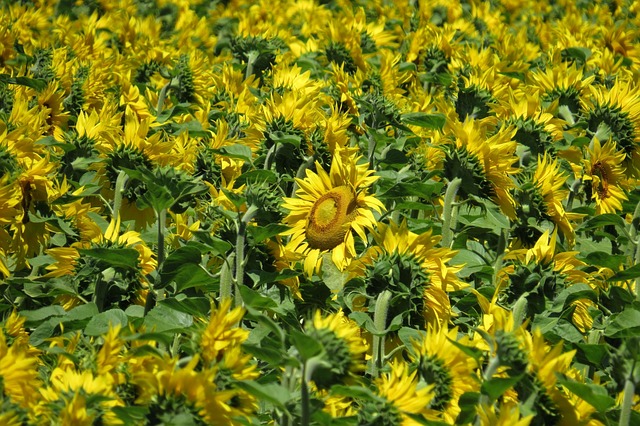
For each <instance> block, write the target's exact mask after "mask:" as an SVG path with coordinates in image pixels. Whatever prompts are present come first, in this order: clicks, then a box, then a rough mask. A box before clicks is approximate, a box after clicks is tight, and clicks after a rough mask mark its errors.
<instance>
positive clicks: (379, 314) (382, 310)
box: [371, 290, 391, 378]
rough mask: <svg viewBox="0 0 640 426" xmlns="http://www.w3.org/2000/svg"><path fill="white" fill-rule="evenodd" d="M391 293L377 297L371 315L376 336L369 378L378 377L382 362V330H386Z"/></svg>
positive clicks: (387, 292) (374, 337) (384, 292)
mask: <svg viewBox="0 0 640 426" xmlns="http://www.w3.org/2000/svg"><path fill="white" fill-rule="evenodd" d="M390 300H391V292H390V291H389V290H385V291H383V292H382V293H380V294H379V295H378V299H377V300H376V306H375V312H374V313H373V325H374V327H375V331H376V334H374V335H373V359H372V360H371V376H372V377H374V378H375V377H378V372H379V371H380V369H381V368H382V363H383V361H384V340H385V339H384V338H385V336H384V333H383V332H384V330H385V329H386V328H387V314H388V313H389V301H390Z"/></svg>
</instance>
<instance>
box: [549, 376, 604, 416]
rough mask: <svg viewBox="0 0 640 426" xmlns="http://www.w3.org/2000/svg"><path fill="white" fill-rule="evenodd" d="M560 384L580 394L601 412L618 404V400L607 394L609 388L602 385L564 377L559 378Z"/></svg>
mask: <svg viewBox="0 0 640 426" xmlns="http://www.w3.org/2000/svg"><path fill="white" fill-rule="evenodd" d="M558 384H560V385H562V386H564V387H566V388H567V389H569V390H570V391H571V392H573V393H574V394H576V395H578V396H579V397H580V398H582V399H583V400H585V401H586V402H588V403H589V404H590V405H592V406H593V407H594V408H595V409H596V410H598V412H600V413H605V412H606V411H608V410H609V409H611V408H612V407H613V406H614V405H615V404H616V400H615V399H614V398H612V397H610V396H609V395H608V394H607V390H606V389H605V388H604V387H602V386H598V385H594V384H588V383H580V382H576V381H574V380H570V379H564V378H558Z"/></svg>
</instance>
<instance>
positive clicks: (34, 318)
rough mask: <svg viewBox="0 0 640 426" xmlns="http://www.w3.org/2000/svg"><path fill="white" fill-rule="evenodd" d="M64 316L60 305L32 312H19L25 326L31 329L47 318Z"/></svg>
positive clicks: (64, 312)
mask: <svg viewBox="0 0 640 426" xmlns="http://www.w3.org/2000/svg"><path fill="white" fill-rule="evenodd" d="M65 314H66V311H65V310H64V308H63V307H62V306H60V305H52V306H46V307H44V308H40V309H35V310H33V311H20V315H21V316H23V317H25V324H26V325H28V326H31V327H32V326H34V325H35V324H36V323H40V322H41V321H43V320H45V319H47V318H51V317H60V316H64V315H65Z"/></svg>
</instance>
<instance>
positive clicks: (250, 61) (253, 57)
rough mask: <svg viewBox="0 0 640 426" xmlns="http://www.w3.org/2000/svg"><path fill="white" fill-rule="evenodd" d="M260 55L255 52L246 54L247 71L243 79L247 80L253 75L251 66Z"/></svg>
mask: <svg viewBox="0 0 640 426" xmlns="http://www.w3.org/2000/svg"><path fill="white" fill-rule="evenodd" d="M259 55H260V54H259V53H258V52H256V51H255V50H252V51H250V52H249V53H247V69H246V70H245V72H244V79H245V80H246V79H248V78H249V76H251V75H252V74H253V65H254V63H255V62H256V59H258V56H259Z"/></svg>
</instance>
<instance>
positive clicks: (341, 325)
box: [306, 310, 368, 389]
mask: <svg viewBox="0 0 640 426" xmlns="http://www.w3.org/2000/svg"><path fill="white" fill-rule="evenodd" d="M306 334H307V335H308V336H311V337H312V338H313V339H314V340H315V341H317V342H319V343H320V344H321V345H322V347H323V349H324V351H325V352H324V353H325V359H326V361H327V365H326V366H324V365H323V366H320V367H317V368H316V369H315V370H314V372H313V374H312V376H311V379H312V380H313V382H314V383H315V385H316V386H317V387H318V389H328V388H330V387H331V386H332V385H335V384H343V383H345V380H347V381H348V380H350V379H351V380H353V378H354V377H355V375H356V374H358V373H361V372H362V371H364V370H365V361H364V359H365V354H366V352H367V349H368V347H367V344H366V342H365V339H364V338H363V337H362V336H361V331H360V328H359V327H358V326H357V325H356V324H355V323H354V322H353V321H351V320H349V318H348V317H346V316H345V315H344V313H343V312H342V311H338V312H336V313H333V314H329V315H322V313H321V312H320V310H317V311H316V312H315V314H314V315H313V319H312V321H310V322H309V323H308V325H307V327H306Z"/></svg>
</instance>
